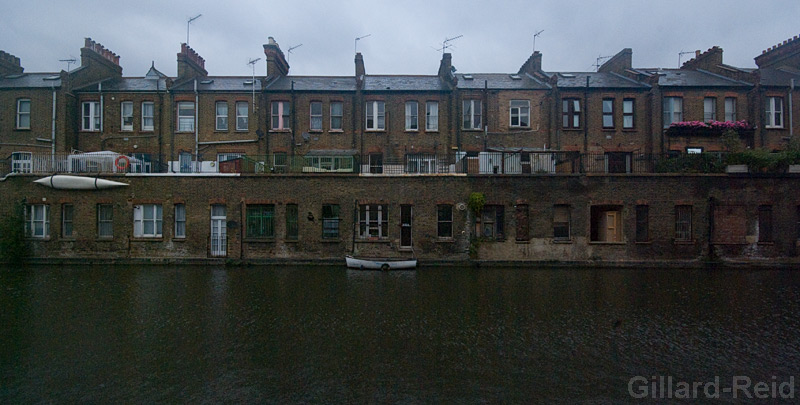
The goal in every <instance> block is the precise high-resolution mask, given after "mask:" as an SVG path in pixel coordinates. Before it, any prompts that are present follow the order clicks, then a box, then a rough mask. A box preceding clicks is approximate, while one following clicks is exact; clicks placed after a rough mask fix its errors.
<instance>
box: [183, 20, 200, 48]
mask: <svg viewBox="0 0 800 405" xmlns="http://www.w3.org/2000/svg"><path fill="white" fill-rule="evenodd" d="M202 16H203V15H202V14H198V15H196V16H194V17H192V18H190V19H188V20H186V45H189V24H191V23H192V21H194V20H196V19H198V18H200V17H202Z"/></svg>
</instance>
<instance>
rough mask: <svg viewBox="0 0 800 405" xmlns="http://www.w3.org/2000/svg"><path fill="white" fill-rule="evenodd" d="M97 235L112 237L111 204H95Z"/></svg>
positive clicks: (112, 209)
mask: <svg viewBox="0 0 800 405" xmlns="http://www.w3.org/2000/svg"><path fill="white" fill-rule="evenodd" d="M97 236H98V237H100V238H112V237H114V206H112V205H111V204H98V205H97Z"/></svg>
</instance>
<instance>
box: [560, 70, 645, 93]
mask: <svg viewBox="0 0 800 405" xmlns="http://www.w3.org/2000/svg"><path fill="white" fill-rule="evenodd" d="M546 74H547V75H548V76H553V75H556V77H558V87H559V88H586V78H587V77H588V78H589V88H606V89H608V88H613V89H648V88H650V87H651V86H650V85H648V84H647V83H642V82H637V81H636V80H633V79H629V78H627V77H625V76H623V75H621V74H618V73H614V72H608V73H606V72H551V73H546Z"/></svg>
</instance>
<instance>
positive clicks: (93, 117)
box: [81, 101, 101, 132]
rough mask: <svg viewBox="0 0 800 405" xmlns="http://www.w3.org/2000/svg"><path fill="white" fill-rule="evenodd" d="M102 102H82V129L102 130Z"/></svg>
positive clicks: (90, 130) (89, 130) (88, 130)
mask: <svg viewBox="0 0 800 405" xmlns="http://www.w3.org/2000/svg"><path fill="white" fill-rule="evenodd" d="M100 113H101V111H100V102H99V101H84V102H82V103H81V118H82V119H81V131H87V132H98V131H100V126H101V122H100Z"/></svg>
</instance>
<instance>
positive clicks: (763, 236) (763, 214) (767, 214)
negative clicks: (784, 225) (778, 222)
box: [758, 205, 772, 243]
mask: <svg viewBox="0 0 800 405" xmlns="http://www.w3.org/2000/svg"><path fill="white" fill-rule="evenodd" d="M758 242H759V243H769V242H772V206H771V205H760V206H759V207H758Z"/></svg>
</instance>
